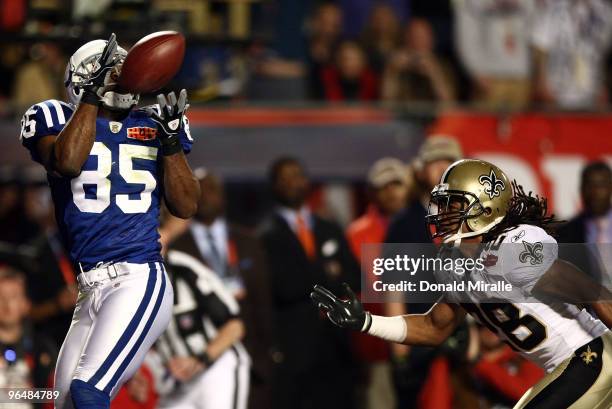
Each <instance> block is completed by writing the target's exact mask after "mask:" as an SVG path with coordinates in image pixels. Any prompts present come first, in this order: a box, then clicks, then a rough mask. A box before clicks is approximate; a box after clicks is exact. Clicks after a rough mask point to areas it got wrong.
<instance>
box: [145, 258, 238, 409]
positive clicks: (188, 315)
mask: <svg viewBox="0 0 612 409" xmlns="http://www.w3.org/2000/svg"><path fill="white" fill-rule="evenodd" d="M166 261H167V267H168V272H169V273H170V277H171V279H172V281H173V287H174V310H173V318H172V320H171V321H170V324H169V325H168V329H167V330H166V332H165V333H164V334H163V335H162V336H161V337H160V338H159V340H158V341H157V343H156V346H155V351H156V354H154V355H156V358H157V359H155V360H156V361H158V365H153V368H151V369H152V370H153V371H154V372H156V373H157V375H158V376H156V378H157V380H158V382H156V383H157V389H158V393H159V394H160V395H161V399H160V404H159V407H160V408H173V409H246V406H247V397H248V389H249V371H250V358H249V355H248V353H247V352H246V350H245V348H244V347H243V345H242V343H241V342H240V340H241V339H242V337H243V336H244V324H243V322H242V320H241V319H240V318H239V316H238V313H239V307H238V303H237V302H236V300H235V299H234V297H233V296H232V295H231V293H230V292H229V291H228V290H227V289H226V288H225V287H224V285H223V283H222V282H221V280H220V279H219V278H218V277H217V276H216V275H215V273H214V272H213V271H212V270H210V269H209V268H208V267H206V266H205V265H204V264H202V263H201V262H200V261H199V260H197V259H195V258H194V257H192V256H190V255H188V254H186V253H183V252H179V251H176V250H171V251H169V252H168V254H167V260H166ZM149 364H151V361H149Z"/></svg>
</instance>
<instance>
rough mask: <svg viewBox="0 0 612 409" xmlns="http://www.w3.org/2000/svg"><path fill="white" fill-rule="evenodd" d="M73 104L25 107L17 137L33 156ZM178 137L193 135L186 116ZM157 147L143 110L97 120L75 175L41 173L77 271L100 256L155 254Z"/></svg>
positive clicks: (187, 140)
mask: <svg viewBox="0 0 612 409" xmlns="http://www.w3.org/2000/svg"><path fill="white" fill-rule="evenodd" d="M73 111H74V107H73V106H72V105H69V104H66V103H64V102H61V101H56V100H49V101H44V102H41V103H39V104H36V105H34V106H32V107H31V108H30V109H28V111H27V112H26V113H25V115H24V117H23V119H22V123H21V137H20V139H21V142H22V144H23V145H24V146H25V147H26V148H27V149H28V150H29V151H30V154H31V155H32V158H33V159H34V160H35V161H38V162H40V158H39V157H38V154H37V152H36V144H37V142H38V141H39V140H40V138H42V137H44V136H47V135H58V134H59V133H60V132H61V130H62V129H63V127H64V126H65V125H66V123H67V122H68V121H69V119H70V116H71V115H72V112H73ZM180 141H181V144H182V146H183V150H184V151H185V153H188V152H189V151H190V150H191V145H192V142H193V140H192V139H191V135H190V133H189V124H188V122H187V120H185V123H184V127H183V130H182V131H181V134H180ZM160 159H161V149H160V142H159V139H158V138H157V126H156V124H155V122H153V121H152V120H151V119H150V118H149V117H148V116H147V115H146V113H145V111H144V110H133V111H131V112H130V114H129V115H128V117H127V118H125V119H124V120H123V121H121V122H117V121H111V120H109V119H106V118H97V120H96V139H95V142H94V144H93V147H92V149H91V153H90V154H89V157H88V158H87V160H86V161H85V164H84V165H83V168H82V170H81V173H80V175H79V176H77V177H75V178H68V177H57V176H54V175H52V174H50V173H49V174H48V180H49V184H50V186H51V193H52V197H53V203H54V205H55V215H56V218H57V224H58V226H59V228H60V231H61V232H62V236H63V238H64V241H65V245H66V248H67V249H68V251H69V252H70V256H71V258H72V260H73V262H75V263H77V262H78V263H81V266H82V268H83V269H84V270H87V269H90V268H92V267H94V266H95V265H96V264H97V263H100V262H104V263H106V262H120V261H127V262H132V263H146V262H155V261H161V256H160V247H161V246H160V244H159V233H158V227H159V204H160V195H161V194H162V192H161V191H160V185H161V182H162V180H161V172H160V169H161V160H160Z"/></svg>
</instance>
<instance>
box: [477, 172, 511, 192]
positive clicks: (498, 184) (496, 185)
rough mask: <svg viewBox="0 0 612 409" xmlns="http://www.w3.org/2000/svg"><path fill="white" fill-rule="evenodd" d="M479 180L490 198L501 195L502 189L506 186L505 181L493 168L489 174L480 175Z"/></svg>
mask: <svg viewBox="0 0 612 409" xmlns="http://www.w3.org/2000/svg"><path fill="white" fill-rule="evenodd" d="M478 182H480V184H481V185H483V186H484V187H485V189H484V191H485V193H486V194H488V195H489V199H493V198H494V197H497V196H499V195H500V194H501V192H502V190H504V189H505V188H506V184H505V183H504V181H503V180H501V179H498V178H497V175H496V174H495V172H494V171H493V169H491V173H489V175H488V176H487V175H480V177H479V178H478Z"/></svg>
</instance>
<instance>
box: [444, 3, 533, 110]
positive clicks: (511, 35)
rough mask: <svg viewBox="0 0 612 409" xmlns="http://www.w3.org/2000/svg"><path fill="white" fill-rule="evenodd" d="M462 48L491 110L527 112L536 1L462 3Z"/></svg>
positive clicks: (457, 6)
mask: <svg viewBox="0 0 612 409" xmlns="http://www.w3.org/2000/svg"><path fill="white" fill-rule="evenodd" d="M453 5H454V11H455V31H456V35H455V38H456V46H457V49H458V52H459V55H460V57H461V61H462V63H463V65H464V66H465V68H466V69H467V71H468V72H469V74H470V76H471V78H472V81H473V82H474V84H475V85H476V89H475V90H474V91H475V98H476V100H477V101H479V102H481V103H482V104H483V105H484V106H485V107H487V108H493V109H500V108H502V109H521V108H524V107H526V106H527V104H528V103H529V98H530V85H531V84H530V70H529V68H530V62H531V60H530V55H529V32H530V29H531V22H532V19H533V15H534V2H533V1H532V0H481V1H470V0H457V1H455V2H453Z"/></svg>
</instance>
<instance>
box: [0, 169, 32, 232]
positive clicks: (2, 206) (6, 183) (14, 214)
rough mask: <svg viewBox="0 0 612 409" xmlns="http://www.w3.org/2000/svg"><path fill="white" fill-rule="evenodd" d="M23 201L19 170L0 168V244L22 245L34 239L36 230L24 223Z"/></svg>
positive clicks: (29, 224)
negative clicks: (0, 227)
mask: <svg viewBox="0 0 612 409" xmlns="http://www.w3.org/2000/svg"><path fill="white" fill-rule="evenodd" d="M22 199H23V198H22V189H21V180H20V175H19V170H18V168H17V167H16V166H11V165H3V166H0V226H2V229H0V242H6V243H11V244H21V243H23V242H25V241H26V240H28V239H29V238H31V237H32V234H33V233H34V231H35V228H34V226H32V225H31V223H24V217H23V206H22V205H21V204H22V202H23V201H22ZM34 234H35V233H34Z"/></svg>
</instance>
